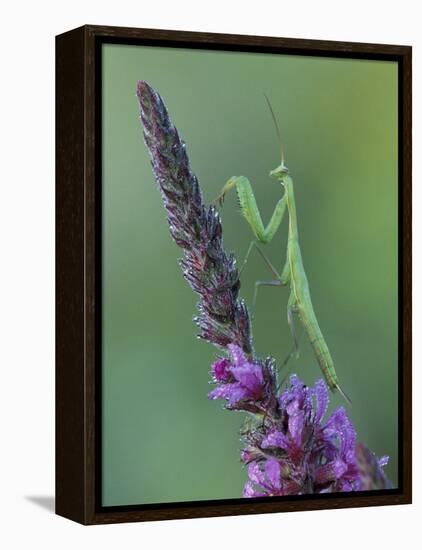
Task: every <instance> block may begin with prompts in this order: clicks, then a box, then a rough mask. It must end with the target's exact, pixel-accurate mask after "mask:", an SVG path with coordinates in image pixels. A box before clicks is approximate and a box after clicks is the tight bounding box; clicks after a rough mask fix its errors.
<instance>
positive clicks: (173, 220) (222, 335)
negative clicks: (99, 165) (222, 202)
mask: <svg viewBox="0 0 422 550" xmlns="http://www.w3.org/2000/svg"><path fill="white" fill-rule="evenodd" d="M137 96H138V99H139V105H140V115H141V116H140V118H141V121H142V124H143V129H144V140H145V144H146V146H147V148H148V150H149V155H150V159H151V164H152V169H153V172H154V176H155V180H156V182H157V185H158V187H159V189H160V192H161V197H162V199H163V202H164V206H165V209H166V211H167V220H168V223H169V227H170V233H171V235H172V237H173V239H174V241H175V242H176V243H177V244H178V245H179V246H180V247H181V248H182V249H183V252H184V255H183V258H182V260H181V261H180V265H181V267H182V270H183V274H184V277H185V279H186V280H187V281H188V283H189V284H190V286H191V287H192V289H193V290H194V291H195V292H197V293H198V294H199V296H200V301H199V304H198V310H199V316H198V317H197V318H196V319H195V320H196V323H197V325H198V327H199V329H200V333H199V336H200V337H201V338H203V339H205V340H208V341H209V342H211V343H213V344H215V345H217V346H219V347H221V348H226V347H227V346H228V345H229V344H236V345H237V346H239V347H240V348H242V349H243V350H244V351H245V352H246V353H248V354H251V353H252V343H251V333H250V321H249V314H248V310H247V308H246V305H245V303H244V301H243V300H241V299H240V298H239V296H238V294H239V288H240V281H239V274H238V271H237V269H236V261H235V259H234V257H233V255H232V254H228V253H227V252H226V251H225V250H224V248H223V241H222V228H221V222H220V216H219V214H218V212H217V210H216V209H215V208H213V207H208V206H205V204H204V201H203V198H202V193H201V189H200V187H199V183H198V179H197V177H196V176H195V174H194V173H193V172H192V170H191V168H190V164H189V159H188V155H187V152H186V146H185V143H184V142H183V141H182V139H181V138H180V136H179V133H178V131H177V129H176V128H175V127H174V126H173V124H172V122H171V120H170V117H169V114H168V112H167V109H166V106H165V105H164V102H163V100H162V98H161V97H160V95H159V94H158V93H157V92H156V91H155V90H153V89H152V88H151V86H149V84H147V83H146V82H145V81H143V80H141V81H139V82H138V86H137Z"/></svg>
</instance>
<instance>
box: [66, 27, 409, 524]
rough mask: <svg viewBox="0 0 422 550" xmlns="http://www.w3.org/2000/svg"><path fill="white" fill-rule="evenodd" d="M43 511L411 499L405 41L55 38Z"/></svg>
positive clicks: (229, 508)
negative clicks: (52, 417)
mask: <svg viewBox="0 0 422 550" xmlns="http://www.w3.org/2000/svg"><path fill="white" fill-rule="evenodd" d="M56 76H57V80H56V82H57V88H56V97H57V104H56V114H57V118H56V120H57V127H56V137H57V141H56V144H57V145H56V147H57V155H56V161H57V162H56V181H57V185H56V208H57V210H56V219H57V226H56V230H57V241H56V242H57V248H56V258H57V264H56V273H57V279H56V283H57V294H56V296H57V308H56V334H57V337H56V342H57V343H56V511H57V513H58V514H60V515H62V516H64V517H67V518H70V519H72V520H75V521H78V522H80V523H83V524H99V523H112V522H125V521H144V520H159V519H170V518H194V517H202V516H220V515H234V514H255V513H267V512H281V511H295V510H316V509H323V508H344V507H351V506H375V505H376V506H379V505H387V504H405V503H410V502H411V471H412V466H411V48H410V47H409V46H393V45H379V44H360V43H347V42H326V41H319V40H318V41H315V40H298V39H287V38H272V37H271V38H270V37H259V36H238V35H223V34H208V33H194V32H180V31H177V32H176V31H167V30H166V31H164V30H147V29H132V28H116V27H99V26H84V27H81V28H78V29H75V30H72V31H69V32H66V33H64V34H61V35H60V36H57V38H56Z"/></svg>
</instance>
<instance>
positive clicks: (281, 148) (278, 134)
mask: <svg viewBox="0 0 422 550" xmlns="http://www.w3.org/2000/svg"><path fill="white" fill-rule="evenodd" d="M264 97H265V99H266V100H267V104H268V108H269V109H270V113H271V117H272V119H273V122H274V126H275V131H276V133H277V137H278V143H279V145H280V157H281V164H283V165H284V150H283V144H282V142H281V134H280V127H279V125H278V122H277V119H276V116H275V114H274V110H273V108H272V105H271V101H270V100H269V98H268V96H267V94H266V93H265V92H264Z"/></svg>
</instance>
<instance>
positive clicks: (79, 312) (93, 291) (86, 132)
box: [56, 25, 412, 524]
mask: <svg viewBox="0 0 422 550" xmlns="http://www.w3.org/2000/svg"><path fill="white" fill-rule="evenodd" d="M105 43H118V44H139V45H154V46H163V47H179V48H180V47H185V48H196V49H204V50H206V49H213V50H231V51H249V52H265V53H273V54H278V53H284V54H286V53H287V54H295V55H306V56H330V57H343V58H356V59H357V58H360V59H376V60H394V61H397V62H398V67H399V96H398V97H399V357H400V364H399V371H400V372H399V416H400V417H399V426H400V432H399V487H398V488H397V489H391V490H382V491H367V492H361V493H352V494H348V493H341V494H340V493H338V494H331V495H312V496H307V497H269V498H256V499H235V500H218V501H200V502H182V503H173V504H156V505H139V506H118V507H106V508H105V507H102V506H101V495H100V482H99V481H100V479H101V460H100V448H101V424H100V420H99V419H100V407H101V384H100V365H101V357H100V349H101V346H100V342H101V330H100V329H99V327H100V323H101V300H100V296H101V272H100V268H101V246H100V242H101V170H100V166H101V117H100V115H99V113H100V106H101V55H100V53H101V47H102V45H103V44H105ZM411 78H412V76H411V47H409V46H396V45H384V44H361V43H349V42H332V41H321V40H302V39H300V40H299V39H289V38H274V37H260V36H243V35H227V34H211V33H199V32H182V31H168V30H155V29H154V30H153V29H136V28H119V27H103V26H92V25H87V26H83V27H80V28H77V29H74V30H71V31H69V32H66V33H64V34H61V35H59V36H57V37H56V513H57V514H59V515H61V516H64V517H66V518H69V519H72V520H74V521H77V522H79V523H82V524H102V523H116V522H130V521H147V520H148V521H149V520H164V519H172V518H195V517H207V516H225V515H237V514H257V513H269V512H283V511H298V510H318V509H327V508H346V507H361V506H380V505H392V504H406V503H410V502H411V487H412V482H411V479H412V443H411V432H412V414H411V411H412V392H411V387H412V373H411V350H412V344H411V332H412V331H411V329H412V326H411V324H412V314H411V284H412V283H411V168H412V166H411V163H412V161H411V158H412V154H411V112H412V106H411V105H412V93H411Z"/></svg>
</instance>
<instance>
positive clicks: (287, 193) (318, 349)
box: [216, 96, 351, 403]
mask: <svg viewBox="0 0 422 550" xmlns="http://www.w3.org/2000/svg"><path fill="white" fill-rule="evenodd" d="M265 98H266V101H267V103H268V107H269V109H270V113H271V116H272V119H273V122H274V124H275V128H276V132H277V136H278V140H279V144H280V153H281V162H280V164H279V166H277V167H276V168H274V170H271V171H270V173H269V175H270V177H271V178H273V179H275V180H276V181H277V182H278V183H279V184H280V185H281V187H282V188H283V195H282V198H281V199H280V200H279V201H278V203H277V204H276V206H275V208H274V212H273V214H272V216H271V218H270V221H269V222H268V225H267V226H266V227H264V224H263V222H262V218H261V214H260V212H259V209H258V206H257V203H256V199H255V196H254V193H253V190H252V186H251V184H250V182H249V180H248V179H247V178H246V177H244V176H233V177H231V178H230V179H229V180H228V181H227V183H226V184H225V186H224V187H223V189H222V191H221V193H220V195H219V196H218V197H217V199H216V201H218V202H219V203H220V205H222V204H223V202H224V198H225V195H226V193H227V192H228V191H229V190H230V189H233V188H236V191H237V196H238V199H239V203H240V210H241V213H242V215H243V217H244V218H245V220H246V221H247V223H248V224H249V226H250V228H251V229H252V233H253V234H254V237H255V239H254V240H252V242H251V243H250V245H249V248H248V251H247V253H246V257H245V259H244V261H243V264H242V266H241V269H240V272H242V270H243V268H244V267H245V265H246V263H247V261H248V258H249V254H250V252H251V251H252V249H253V248H256V250H257V251H258V252H259V254H260V255H261V257H262V258H263V260H264V261H265V263H266V264H267V266H268V267H269V269H270V271H271V272H272V274H273V276H274V277H275V279H274V280H271V281H256V283H255V292H254V299H253V304H255V301H256V297H257V291H258V288H259V287H260V286H275V287H280V286H289V287H290V295H289V299H288V304H287V321H288V324H289V327H290V330H291V334H292V338H293V341H294V348H293V352H291V353H290V354H289V356H288V357H287V358H286V361H285V363H286V362H287V361H288V360H289V359H290V358H291V357H292V355H294V354H295V355H296V357H297V355H298V342H297V338H296V333H295V329H294V322H293V315H294V314H297V315H298V317H299V319H300V321H301V322H302V325H303V327H304V329H305V332H306V334H307V336H308V338H309V341H310V343H311V346H312V348H313V351H314V353H315V356H316V358H317V361H318V364H319V366H320V369H321V371H322V373H323V375H324V377H325V379H326V381H327V383H328V386H329V387H330V389H331V391H336V390H337V391H339V393H340V394H341V395H342V396H343V397H344V399H346V401H348V402H349V403H350V402H351V401H350V399H349V397H348V396H347V395H346V394H345V392H344V391H343V390H342V388H341V386H340V384H339V380H338V377H337V374H336V371H335V368H334V362H333V359H332V357H331V354H330V351H329V349H328V346H327V343H326V341H325V339H324V336H323V334H322V332H321V329H320V327H319V324H318V321H317V318H316V315H315V311H314V308H313V305H312V300H311V294H310V290H309V283H308V279H307V277H306V273H305V269H304V266H303V260H302V254H301V250H300V245H299V233H298V224H297V216H296V203H295V195H294V185H293V180H292V178H291V176H290V174H289V169H288V168H287V166H286V164H285V160H284V151H283V147H282V144H281V135H280V130H279V127H278V124H277V120H276V118H275V115H274V111H273V109H272V106H271V103H270V101H269V99H268V97H267V96H265ZM286 209H287V212H288V216H289V223H288V240H287V257H286V260H285V264H284V267H283V270H282V271H281V274H280V273H279V272H278V271H277V270H276V268H275V267H274V265H273V264H272V263H271V261H270V260H269V259H268V258H267V256H266V255H265V254H264V252H263V251H262V250H261V248H260V247H259V246H258V242H259V243H261V244H263V245H265V244H267V243H269V242H270V241H271V240H272V239H273V237H274V236H275V234H276V232H277V230H278V228H279V227H280V224H281V222H282V220H283V216H284V213H285V211H286Z"/></svg>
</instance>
